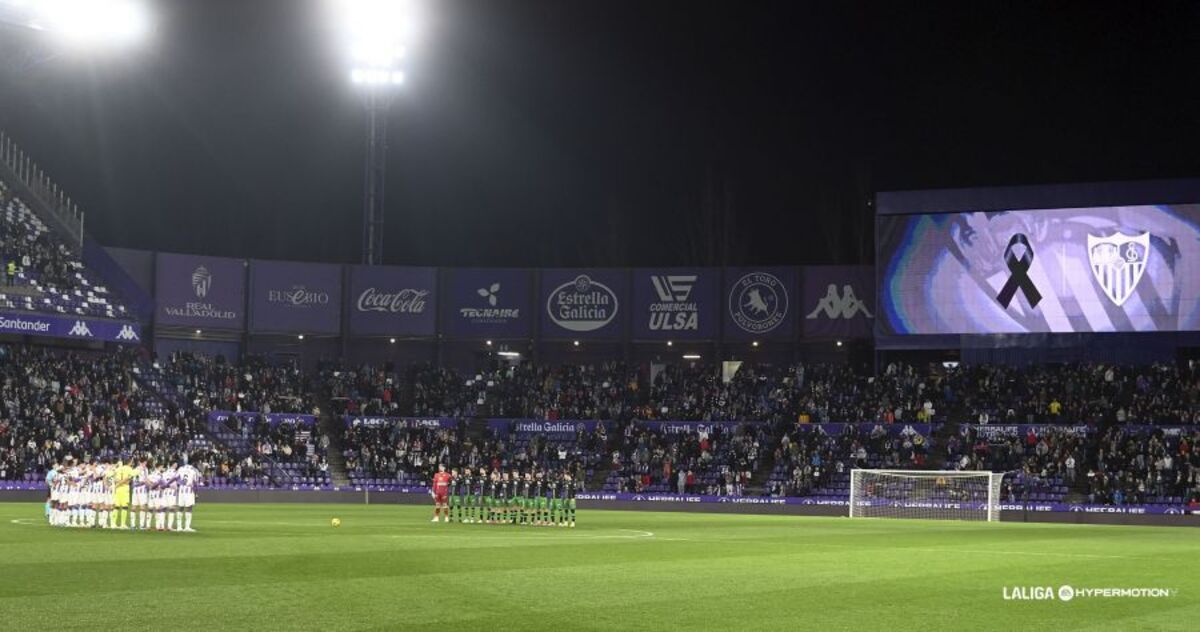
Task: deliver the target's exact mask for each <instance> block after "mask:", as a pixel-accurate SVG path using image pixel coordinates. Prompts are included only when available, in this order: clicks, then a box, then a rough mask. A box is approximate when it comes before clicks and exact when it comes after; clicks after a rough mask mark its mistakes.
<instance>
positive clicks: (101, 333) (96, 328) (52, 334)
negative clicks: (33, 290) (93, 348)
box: [0, 311, 142, 344]
mask: <svg viewBox="0 0 1200 632" xmlns="http://www.w3.org/2000/svg"><path fill="white" fill-rule="evenodd" d="M0 334H12V335H17V336H44V337H47V338H67V339H70V340H96V341H101V342H121V343H130V344H132V343H138V342H141V340H142V327H141V325H139V324H137V323H135V322H133V321H128V320H108V319H106V318H87V317H84V316H62V315H56V314H39V313H37V312H8V311H5V312H0Z"/></svg>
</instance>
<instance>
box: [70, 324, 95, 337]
mask: <svg viewBox="0 0 1200 632" xmlns="http://www.w3.org/2000/svg"><path fill="white" fill-rule="evenodd" d="M67 333H68V335H71V336H80V337H83V338H91V337H92V330H91V329H88V326H87V323H85V322H83V321H82V320H77V321H75V325H74V326H72V327H71V331H69V332H67Z"/></svg>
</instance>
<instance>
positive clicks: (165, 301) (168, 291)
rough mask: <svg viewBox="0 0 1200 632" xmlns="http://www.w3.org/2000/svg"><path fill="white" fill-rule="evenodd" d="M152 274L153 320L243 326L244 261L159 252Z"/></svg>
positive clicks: (244, 324)
mask: <svg viewBox="0 0 1200 632" xmlns="http://www.w3.org/2000/svg"><path fill="white" fill-rule="evenodd" d="M155 261H156V264H155V275H154V302H155V305H156V309H155V315H154V322H155V323H156V324H159V325H175V326H183V327H202V328H206V329H236V330H239V331H240V330H242V329H244V328H245V326H246V313H245V302H246V262H245V261H243V260H241V259H230V258H226V257H202V256H198V255H177V254H172V253H169V252H160V253H158V256H157V258H156V260H155Z"/></svg>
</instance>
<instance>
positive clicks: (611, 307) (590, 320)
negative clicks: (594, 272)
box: [546, 274, 620, 332]
mask: <svg viewBox="0 0 1200 632" xmlns="http://www.w3.org/2000/svg"><path fill="white" fill-rule="evenodd" d="M619 307H620V306H619V305H618V302H617V295H616V293H615V292H613V291H612V288H610V287H608V286H607V285H605V284H603V283H600V282H599V281H593V280H592V278H591V277H589V276H588V275H586V274H581V275H579V276H577V277H575V280H573V281H569V282H567V283H563V284H562V285H560V286H558V287H556V288H554V290H553V291H552V292H550V296H549V297H547V298H546V313H547V314H549V315H550V320H552V321H554V324H555V325H558V326H559V327H562V328H563V329H566V330H567V331H578V332H585V331H596V330H597V329H600V328H602V327H604V326H605V325H607V324H609V323H611V322H612V321H613V319H614V318H616V317H617V310H618V309H619Z"/></svg>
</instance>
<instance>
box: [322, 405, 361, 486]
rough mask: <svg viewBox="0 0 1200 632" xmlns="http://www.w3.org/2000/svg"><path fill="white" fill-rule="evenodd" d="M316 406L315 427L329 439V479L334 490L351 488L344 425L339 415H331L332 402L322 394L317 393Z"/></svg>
mask: <svg viewBox="0 0 1200 632" xmlns="http://www.w3.org/2000/svg"><path fill="white" fill-rule="evenodd" d="M317 406H318V407H320V409H321V414H320V415H317V426H318V427H319V428H320V429H321V432H322V433H324V434H325V436H326V437H329V449H328V450H327V451H326V454H325V459H326V460H327V461H328V462H329V479H330V480H331V481H333V486H334V488H346V487H351V486H352V485H351V483H350V475H349V474H348V473H347V472H346V454H345V444H344V443H343V441H342V439H343V437H344V434H345V431H346V423H345V421H344V420H343V419H342V418H341V416H339V415H335V414H333V402H332V401H330V399H329V396H328V395H327V394H325V393H323V392H318V393H317Z"/></svg>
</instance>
